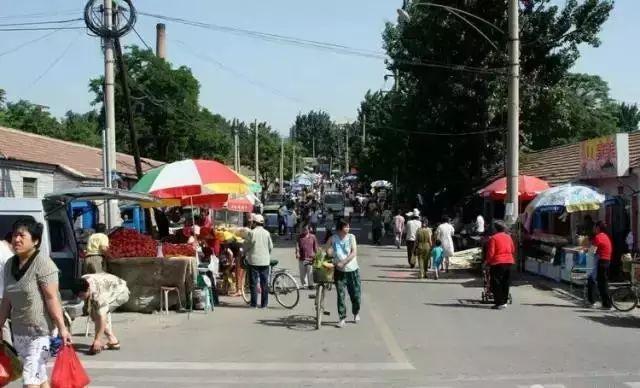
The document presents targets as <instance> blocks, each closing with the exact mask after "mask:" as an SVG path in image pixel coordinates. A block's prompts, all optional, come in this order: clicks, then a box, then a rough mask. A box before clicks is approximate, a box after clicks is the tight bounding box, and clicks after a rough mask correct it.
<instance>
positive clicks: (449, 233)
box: [436, 216, 456, 272]
mask: <svg viewBox="0 0 640 388" xmlns="http://www.w3.org/2000/svg"><path fill="white" fill-rule="evenodd" d="M455 233H456V231H455V229H454V228H453V225H451V218H449V217H448V216H444V217H442V224H440V225H439V226H438V229H436V240H440V242H441V243H442V249H443V250H444V268H445V272H449V258H450V257H451V256H453V253H454V252H455V249H454V247H453V235H454V234H455Z"/></svg>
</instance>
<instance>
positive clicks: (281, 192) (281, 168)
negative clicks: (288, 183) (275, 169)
mask: <svg viewBox="0 0 640 388" xmlns="http://www.w3.org/2000/svg"><path fill="white" fill-rule="evenodd" d="M280 194H284V138H282V136H280Z"/></svg>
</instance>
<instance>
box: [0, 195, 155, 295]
mask: <svg viewBox="0 0 640 388" xmlns="http://www.w3.org/2000/svg"><path fill="white" fill-rule="evenodd" d="M109 199H113V200H127V201H135V202H153V201H154V198H153V197H150V196H148V195H145V194H140V193H133V192H130V191H126V190H118V189H109V188H104V187H87V188H84V187H82V188H77V189H69V190H66V191H63V192H57V193H51V194H47V195H45V197H44V199H36V198H10V197H3V198H0V238H3V237H4V236H5V235H6V234H7V233H9V232H11V228H12V226H13V224H14V222H16V221H17V220H19V219H23V218H31V219H33V220H36V221H37V222H41V223H42V224H43V225H44V233H43V234H42V243H41V245H40V250H41V251H42V252H43V253H45V254H48V255H49V256H50V257H51V258H52V259H53V261H54V262H55V263H56V265H57V266H58V269H59V270H60V288H61V289H67V288H69V287H70V286H71V284H72V282H73V280H74V279H76V278H78V277H79V276H80V259H79V254H78V245H77V242H76V239H75V233H74V230H73V226H72V225H71V220H70V219H69V214H68V213H67V205H68V204H69V202H71V201H74V200H89V201H91V200H93V201H103V200H109Z"/></svg>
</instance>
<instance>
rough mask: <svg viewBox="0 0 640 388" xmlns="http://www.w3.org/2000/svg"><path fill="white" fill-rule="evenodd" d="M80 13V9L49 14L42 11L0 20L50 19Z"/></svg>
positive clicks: (0, 17) (4, 17)
mask: <svg viewBox="0 0 640 388" xmlns="http://www.w3.org/2000/svg"><path fill="white" fill-rule="evenodd" d="M80 13H82V10H81V9H75V8H74V9H67V10H62V11H57V12H51V11H47V12H45V11H43V12H36V13H26V14H18V15H4V16H0V20H5V19H37V18H41V17H51V16H64V15H71V14H80Z"/></svg>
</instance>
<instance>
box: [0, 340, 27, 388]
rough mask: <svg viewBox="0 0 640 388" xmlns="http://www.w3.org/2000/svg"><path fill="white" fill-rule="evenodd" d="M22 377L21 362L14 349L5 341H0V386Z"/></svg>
mask: <svg viewBox="0 0 640 388" xmlns="http://www.w3.org/2000/svg"><path fill="white" fill-rule="evenodd" d="M20 377H22V363H21V362H20V359H19V358H18V354H17V353H16V351H15V349H13V347H12V346H11V345H9V344H7V343H6V342H4V341H2V342H0V387H4V386H5V385H8V384H9V383H10V382H12V381H15V380H17V379H19V378H20Z"/></svg>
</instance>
